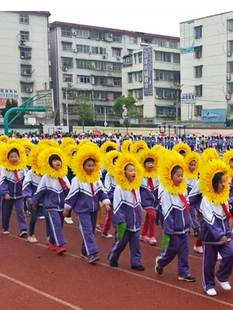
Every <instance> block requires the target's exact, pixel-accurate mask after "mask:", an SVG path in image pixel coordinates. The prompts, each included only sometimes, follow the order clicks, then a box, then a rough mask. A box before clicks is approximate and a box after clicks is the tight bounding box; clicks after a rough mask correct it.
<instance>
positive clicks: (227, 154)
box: [223, 149, 233, 177]
mask: <svg viewBox="0 0 233 310" xmlns="http://www.w3.org/2000/svg"><path fill="white" fill-rule="evenodd" d="M231 159H233V149H231V150H229V151H226V152H225V153H224V155H223V161H224V163H225V164H226V165H227V166H228V167H229V175H230V176H231V177H233V169H231V168H230V160H231Z"/></svg>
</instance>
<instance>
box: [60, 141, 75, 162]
mask: <svg viewBox="0 0 233 310" xmlns="http://www.w3.org/2000/svg"><path fill="white" fill-rule="evenodd" d="M77 152H78V146H77V144H69V145H67V146H66V148H65V149H64V150H63V154H64V155H65V157H66V160H67V163H68V166H70V165H71V162H72V160H73V157H74V155H75V154H76V153H77Z"/></svg>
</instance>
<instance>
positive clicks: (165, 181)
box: [159, 151, 187, 195]
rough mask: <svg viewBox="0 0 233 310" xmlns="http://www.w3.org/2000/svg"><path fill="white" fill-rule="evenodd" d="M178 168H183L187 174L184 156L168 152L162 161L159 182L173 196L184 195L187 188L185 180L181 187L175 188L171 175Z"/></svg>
mask: <svg viewBox="0 0 233 310" xmlns="http://www.w3.org/2000/svg"><path fill="white" fill-rule="evenodd" d="M176 166H179V167H181V168H182V169H183V171H184V172H185V162H184V158H183V156H181V155H180V154H179V153H177V152H175V151H167V152H166V155H165V156H164V160H163V161H162V160H161V161H160V166H159V180H160V182H161V184H162V185H163V186H164V187H165V188H166V190H167V191H168V192H169V193H170V194H173V195H179V194H184V193H185V191H186V188H187V185H186V183H185V180H184V178H183V181H182V182H181V184H180V185H179V186H175V184H174V183H173V181H172V176H171V173H172V170H173V168H174V167H176Z"/></svg>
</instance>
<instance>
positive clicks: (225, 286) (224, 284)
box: [216, 277, 231, 291]
mask: <svg viewBox="0 0 233 310" xmlns="http://www.w3.org/2000/svg"><path fill="white" fill-rule="evenodd" d="M216 281H217V282H218V284H219V285H220V286H221V288H222V289H224V291H230V290H231V285H230V283H229V282H228V281H226V282H220V281H219V280H218V278H217V277H216Z"/></svg>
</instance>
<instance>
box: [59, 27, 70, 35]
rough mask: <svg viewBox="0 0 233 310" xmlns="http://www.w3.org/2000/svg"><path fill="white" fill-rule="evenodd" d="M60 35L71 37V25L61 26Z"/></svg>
mask: <svg viewBox="0 0 233 310" xmlns="http://www.w3.org/2000/svg"><path fill="white" fill-rule="evenodd" d="M61 35H62V37H72V28H71V27H62V28H61Z"/></svg>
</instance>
